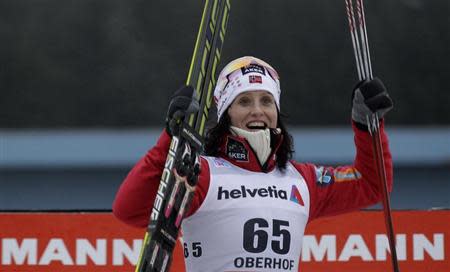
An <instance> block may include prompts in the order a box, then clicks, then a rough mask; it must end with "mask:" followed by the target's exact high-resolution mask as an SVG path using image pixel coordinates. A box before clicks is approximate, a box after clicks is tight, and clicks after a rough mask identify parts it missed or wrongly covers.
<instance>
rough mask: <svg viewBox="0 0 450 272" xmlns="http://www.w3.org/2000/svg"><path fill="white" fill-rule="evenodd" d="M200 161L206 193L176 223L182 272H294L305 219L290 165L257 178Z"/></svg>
mask: <svg viewBox="0 0 450 272" xmlns="http://www.w3.org/2000/svg"><path fill="white" fill-rule="evenodd" d="M206 159H207V161H208V164H209V168H210V173H211V176H210V185H209V189H208V193H207V195H206V198H205V200H204V201H203V203H202V205H201V206H200V208H199V209H198V210H197V211H196V212H195V213H194V214H193V215H191V216H190V217H188V218H186V219H185V220H184V221H183V224H182V231H183V244H184V245H183V246H184V254H185V263H186V269H187V271H188V272H194V271H195V272H216V271H217V272H219V271H220V272H224V271H295V272H296V271H298V262H299V257H300V252H301V248H302V239H303V233H304V229H305V226H306V223H307V222H308V215H309V192H308V188H307V185H306V182H305V180H304V179H303V177H302V176H301V175H300V174H299V173H298V171H297V170H295V169H294V167H293V166H292V165H291V164H290V163H288V165H287V169H286V171H285V173H281V172H280V171H279V170H278V169H276V170H274V171H272V172H270V173H259V172H251V171H248V170H245V169H242V168H239V167H236V166H234V165H232V164H231V163H229V162H227V161H225V160H223V159H220V158H212V157H206Z"/></svg>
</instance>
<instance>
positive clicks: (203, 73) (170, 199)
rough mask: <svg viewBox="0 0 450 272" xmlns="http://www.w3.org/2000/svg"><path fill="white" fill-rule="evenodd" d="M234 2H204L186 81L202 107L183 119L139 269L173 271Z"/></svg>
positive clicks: (140, 258) (143, 245) (167, 161)
mask: <svg viewBox="0 0 450 272" xmlns="http://www.w3.org/2000/svg"><path fill="white" fill-rule="evenodd" d="M230 7H231V6H230V0H206V1H205V5H204V9H203V15H202V20H201V23H200V27H199V31H198V35H197V39H196V43H195V47H194V53H193V56H192V61H191V65H190V68H189V73H188V77H187V80H186V85H191V86H193V87H194V89H195V92H194V98H195V100H196V101H197V102H198V105H199V111H198V112H196V113H191V114H190V115H188V116H186V117H185V120H180V122H179V124H178V129H177V131H176V132H174V133H172V134H173V135H172V140H171V143H170V146H169V152H168V155H167V158H166V162H165V166H164V170H163V172H162V175H161V180H160V184H159V187H158V192H157V195H156V198H155V202H154V204H153V207H152V210H151V213H150V219H149V225H148V227H147V230H146V233H145V237H144V241H143V244H142V249H141V253H140V256H139V259H138V263H137V265H136V270H135V271H136V272H160V271H161V272H165V271H169V269H170V264H171V261H172V252H173V249H174V247H175V245H176V241H177V238H178V233H179V230H180V227H181V222H182V219H183V217H184V214H185V212H186V211H187V209H188V207H189V204H190V202H191V199H192V195H193V193H194V191H195V186H196V184H197V177H198V174H199V173H200V157H199V156H200V153H201V152H202V143H203V136H204V134H205V128H206V121H207V119H208V114H209V110H210V108H211V105H212V98H213V92H214V87H215V85H216V81H217V75H216V74H217V67H218V64H219V61H220V57H221V52H222V45H223V42H224V39H225V34H226V29H227V24H228V18H229V12H230Z"/></svg>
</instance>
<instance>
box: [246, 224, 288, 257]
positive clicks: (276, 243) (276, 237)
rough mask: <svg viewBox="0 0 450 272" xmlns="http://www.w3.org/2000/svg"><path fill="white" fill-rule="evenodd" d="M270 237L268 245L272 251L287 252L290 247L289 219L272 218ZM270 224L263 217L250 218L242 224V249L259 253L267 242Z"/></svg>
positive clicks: (265, 246)
mask: <svg viewBox="0 0 450 272" xmlns="http://www.w3.org/2000/svg"><path fill="white" fill-rule="evenodd" d="M271 223H272V237H271V239H270V245H271V248H272V251H273V252H275V253H278V254H287V253H288V252H289V249H290V247H291V234H290V232H289V230H288V229H287V227H289V221H284V220H277V219H273V220H272V222H271ZM269 229H270V224H269V222H267V220H265V219H264V218H252V219H250V220H248V221H247V222H245V224H244V239H243V243H244V244H243V246H244V249H245V250H246V251H248V252H251V253H261V252H263V251H264V250H266V248H267V246H268V244H269V233H268V230H269Z"/></svg>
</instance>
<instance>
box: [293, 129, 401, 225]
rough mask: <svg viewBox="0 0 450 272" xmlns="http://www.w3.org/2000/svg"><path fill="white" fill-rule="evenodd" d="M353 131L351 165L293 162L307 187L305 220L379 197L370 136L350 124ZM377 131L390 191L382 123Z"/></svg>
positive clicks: (388, 155) (360, 205)
mask: <svg viewBox="0 0 450 272" xmlns="http://www.w3.org/2000/svg"><path fill="white" fill-rule="evenodd" d="M353 131H354V133H355V145H356V157H355V161H354V163H353V165H346V166H338V167H330V166H317V165H313V164H299V163H296V162H294V166H295V167H296V168H297V170H298V171H299V172H300V173H301V174H302V176H303V177H304V178H305V180H306V182H307V185H308V188H309V193H310V216H309V220H313V219H315V218H318V217H322V216H330V215H337V214H341V213H345V212H349V211H354V210H358V209H360V208H364V207H367V206H370V205H373V204H376V203H377V202H379V201H380V200H381V197H382V188H381V187H380V182H379V180H378V178H377V174H376V164H375V161H374V157H373V151H372V140H371V136H370V135H369V133H368V132H367V131H363V130H360V129H358V128H356V127H355V126H354V125H353ZM380 133H381V141H382V145H383V156H384V162H385V168H386V176H387V183H388V190H389V191H391V190H392V177H393V168H392V157H391V153H390V150H389V143H388V138H387V136H386V133H385V131H384V124H383V122H381V123H380Z"/></svg>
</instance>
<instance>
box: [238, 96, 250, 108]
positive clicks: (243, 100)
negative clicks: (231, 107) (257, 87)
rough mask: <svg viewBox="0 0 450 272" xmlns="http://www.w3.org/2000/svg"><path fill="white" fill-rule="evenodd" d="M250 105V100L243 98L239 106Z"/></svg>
mask: <svg viewBox="0 0 450 272" xmlns="http://www.w3.org/2000/svg"><path fill="white" fill-rule="evenodd" d="M248 104H250V99H248V98H247V97H242V98H241V99H239V105H243V106H245V105H248Z"/></svg>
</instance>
